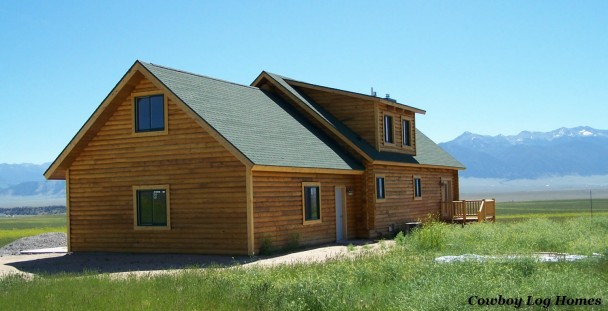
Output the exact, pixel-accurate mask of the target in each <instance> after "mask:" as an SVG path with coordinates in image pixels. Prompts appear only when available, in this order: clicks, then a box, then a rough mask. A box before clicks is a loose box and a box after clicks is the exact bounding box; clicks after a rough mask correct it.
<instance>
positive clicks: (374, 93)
mask: <svg viewBox="0 0 608 311" xmlns="http://www.w3.org/2000/svg"><path fill="white" fill-rule="evenodd" d="M371 95H372V96H374V97H376V92H374V87H373V86H372V93H371Z"/></svg>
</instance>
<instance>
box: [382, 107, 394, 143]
mask: <svg viewBox="0 0 608 311" xmlns="http://www.w3.org/2000/svg"><path fill="white" fill-rule="evenodd" d="M384 142H385V143H389V144H392V143H394V142H395V141H394V139H393V117H392V116H390V115H387V114H385V115H384Z"/></svg>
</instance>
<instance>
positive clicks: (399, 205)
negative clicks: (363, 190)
mask: <svg viewBox="0 0 608 311" xmlns="http://www.w3.org/2000/svg"><path fill="white" fill-rule="evenodd" d="M376 176H383V177H384V187H385V199H384V200H378V199H377V198H376V191H375V188H376V184H375V183H376V180H375V178H376ZM414 177H420V179H421V184H422V197H420V198H415V197H414ZM446 179H449V180H451V181H452V193H453V194H454V196H457V195H458V171H457V170H455V169H441V168H428V167H427V168H425V167H413V166H393V165H370V166H369V168H368V173H367V178H366V186H367V187H368V188H369V189H372V190H371V191H368V194H367V200H368V201H369V202H370V203H369V206H370V210H369V213H371V214H372V215H373V216H370V228H371V230H370V231H369V237H370V238H375V237H378V236H379V235H383V234H387V233H388V232H389V231H388V227H389V226H391V225H393V224H398V225H401V224H403V223H405V222H410V221H417V220H419V219H424V218H426V217H427V216H428V215H429V214H437V215H438V214H439V213H440V212H441V201H442V180H446Z"/></svg>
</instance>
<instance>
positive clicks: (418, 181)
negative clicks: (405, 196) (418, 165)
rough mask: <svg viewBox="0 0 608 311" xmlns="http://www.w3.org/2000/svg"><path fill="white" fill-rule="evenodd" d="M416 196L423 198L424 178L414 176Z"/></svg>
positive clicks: (416, 197)
mask: <svg viewBox="0 0 608 311" xmlns="http://www.w3.org/2000/svg"><path fill="white" fill-rule="evenodd" d="M414 198H415V199H419V198H422V179H421V178H420V177H417V176H414Z"/></svg>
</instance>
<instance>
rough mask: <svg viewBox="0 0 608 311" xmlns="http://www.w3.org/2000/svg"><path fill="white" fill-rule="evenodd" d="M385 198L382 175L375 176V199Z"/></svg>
mask: <svg viewBox="0 0 608 311" xmlns="http://www.w3.org/2000/svg"><path fill="white" fill-rule="evenodd" d="M384 199H386V192H385V188H384V176H376V201H378V200H384Z"/></svg>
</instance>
